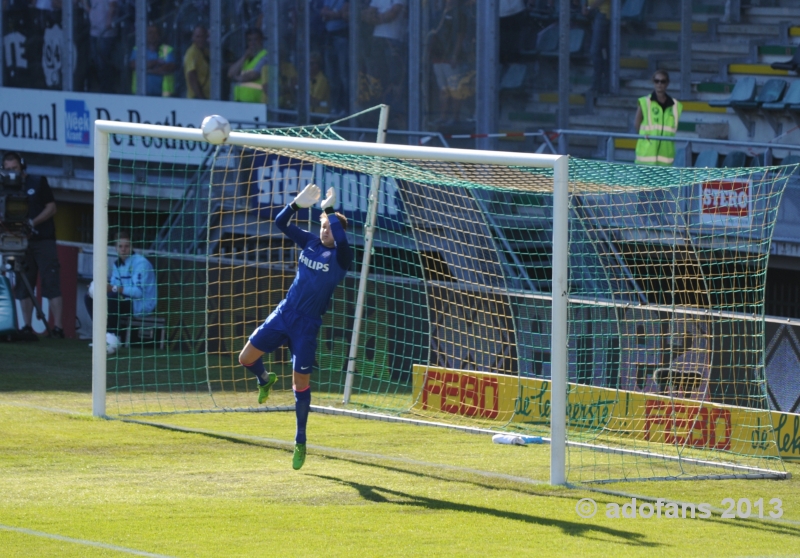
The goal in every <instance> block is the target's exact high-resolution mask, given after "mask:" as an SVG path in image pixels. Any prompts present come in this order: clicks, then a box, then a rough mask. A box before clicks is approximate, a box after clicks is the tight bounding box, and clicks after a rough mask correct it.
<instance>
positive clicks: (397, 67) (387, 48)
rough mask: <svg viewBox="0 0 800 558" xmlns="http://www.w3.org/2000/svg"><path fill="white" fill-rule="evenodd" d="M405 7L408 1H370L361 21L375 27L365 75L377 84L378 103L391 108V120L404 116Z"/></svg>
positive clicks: (406, 57) (362, 13)
mask: <svg viewBox="0 0 800 558" xmlns="http://www.w3.org/2000/svg"><path fill="white" fill-rule="evenodd" d="M406 5H407V0H370V3H369V7H368V8H366V9H364V10H363V11H362V12H361V19H362V20H363V21H364V22H365V23H367V24H368V25H373V26H374V29H373V31H372V45H371V56H370V57H369V58H368V61H367V71H368V73H369V75H370V76H371V77H372V78H374V79H376V80H377V82H378V87H376V90H377V91H380V95H379V100H380V101H382V102H384V103H386V104H388V105H391V106H392V109H393V110H392V113H391V114H392V115H393V116H392V120H397V119H396V118H395V117H394V116H396V115H398V114H401V113H403V110H402V100H403V99H404V98H405V95H404V93H405V91H404V89H405V83H406V81H405V75H406V65H405V60H407V59H408V52H407V48H406V44H407V43H406V38H407V33H406V31H407V18H406ZM398 124H399V123H398Z"/></svg>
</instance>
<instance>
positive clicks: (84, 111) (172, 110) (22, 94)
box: [0, 87, 267, 162]
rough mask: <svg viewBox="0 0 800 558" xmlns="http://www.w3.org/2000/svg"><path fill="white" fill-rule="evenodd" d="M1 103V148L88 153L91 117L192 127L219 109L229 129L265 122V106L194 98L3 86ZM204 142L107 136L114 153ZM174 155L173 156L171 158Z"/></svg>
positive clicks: (181, 149) (157, 152)
mask: <svg viewBox="0 0 800 558" xmlns="http://www.w3.org/2000/svg"><path fill="white" fill-rule="evenodd" d="M0 91H2V96H3V102H2V104H0V149H2V150H7V149H13V150H15V151H22V152H27V153H48V154H53V155H73V156H84V157H91V156H92V155H93V148H94V121H95V120H116V121H120V122H136V123H143V124H157V125H164V126H181V127H187V128H196V127H199V126H200V123H201V122H202V121H203V118H205V117H206V116H208V115H209V114H221V115H223V116H224V117H225V118H227V119H228V120H230V122H231V124H232V125H233V127H234V128H236V127H237V126H236V123H237V122H247V123H253V122H266V116H267V109H266V105H262V104H260V103H231V102H224V101H203V100H196V99H173V98H164V97H139V96H135V95H100V94H95V93H78V92H65V91H47V90H39V89H16V88H11V87H5V88H2V89H0ZM210 147H211V146H209V145H208V144H206V143H199V144H198V143H195V142H184V141H163V142H162V141H153V140H152V139H151V138H143V137H132V136H131V137H130V138H122V137H120V136H112V138H111V150H112V152H113V155H112V156H114V157H119V158H123V159H127V158H131V159H132V158H134V157H136V158H141V157H143V156H144V157H153V158H156V157H162V156H166V155H168V156H169V157H170V159H171V161H173V162H178V160H179V159H180V156H181V155H182V154H185V155H186V156H187V157H188V156H189V155H192V154H193V153H192V152H194V155H195V156H196V153H197V151H198V149H199V150H201V151H208V150H209V149H210ZM176 157H177V158H178V160H176Z"/></svg>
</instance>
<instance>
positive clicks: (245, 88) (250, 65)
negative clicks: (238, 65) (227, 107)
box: [233, 49, 267, 103]
mask: <svg viewBox="0 0 800 558" xmlns="http://www.w3.org/2000/svg"><path fill="white" fill-rule="evenodd" d="M266 56H267V51H266V50H265V49H262V50H260V51H259V52H258V53H257V54H256V55H255V56H254V57H253V58H252V59H250V60H248V61H246V62H245V63H244V65H243V66H242V74H244V73H246V72H250V71H253V70H256V68H258V70H257V72H258V78H256V79H252V80H248V81H246V82H243V83H240V84H239V85H236V86H234V88H233V100H234V101H240V102H243V103H260V102H261V84H262V83H261V69H260V67H259V62H261V60H262V59H263V58H265V57H266Z"/></svg>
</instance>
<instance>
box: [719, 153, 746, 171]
mask: <svg viewBox="0 0 800 558" xmlns="http://www.w3.org/2000/svg"><path fill="white" fill-rule="evenodd" d="M746 161H747V153H745V152H744V151H731V152H730V153H728V154H727V155H725V158H724V159H722V165H720V166H722V167H724V168H739V167H744V166H745V163H746Z"/></svg>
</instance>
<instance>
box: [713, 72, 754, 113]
mask: <svg viewBox="0 0 800 558" xmlns="http://www.w3.org/2000/svg"><path fill="white" fill-rule="evenodd" d="M755 98H756V78H754V77H751V76H747V77H743V78H742V79H740V80H738V81H737V82H736V85H735V86H734V88H733V91H731V95H730V97H728V98H727V99H720V100H712V101H709V102H708V104H709V106H712V107H725V108H728V107H733V106H734V103H741V102H746V101H753V100H754V99H755Z"/></svg>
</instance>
